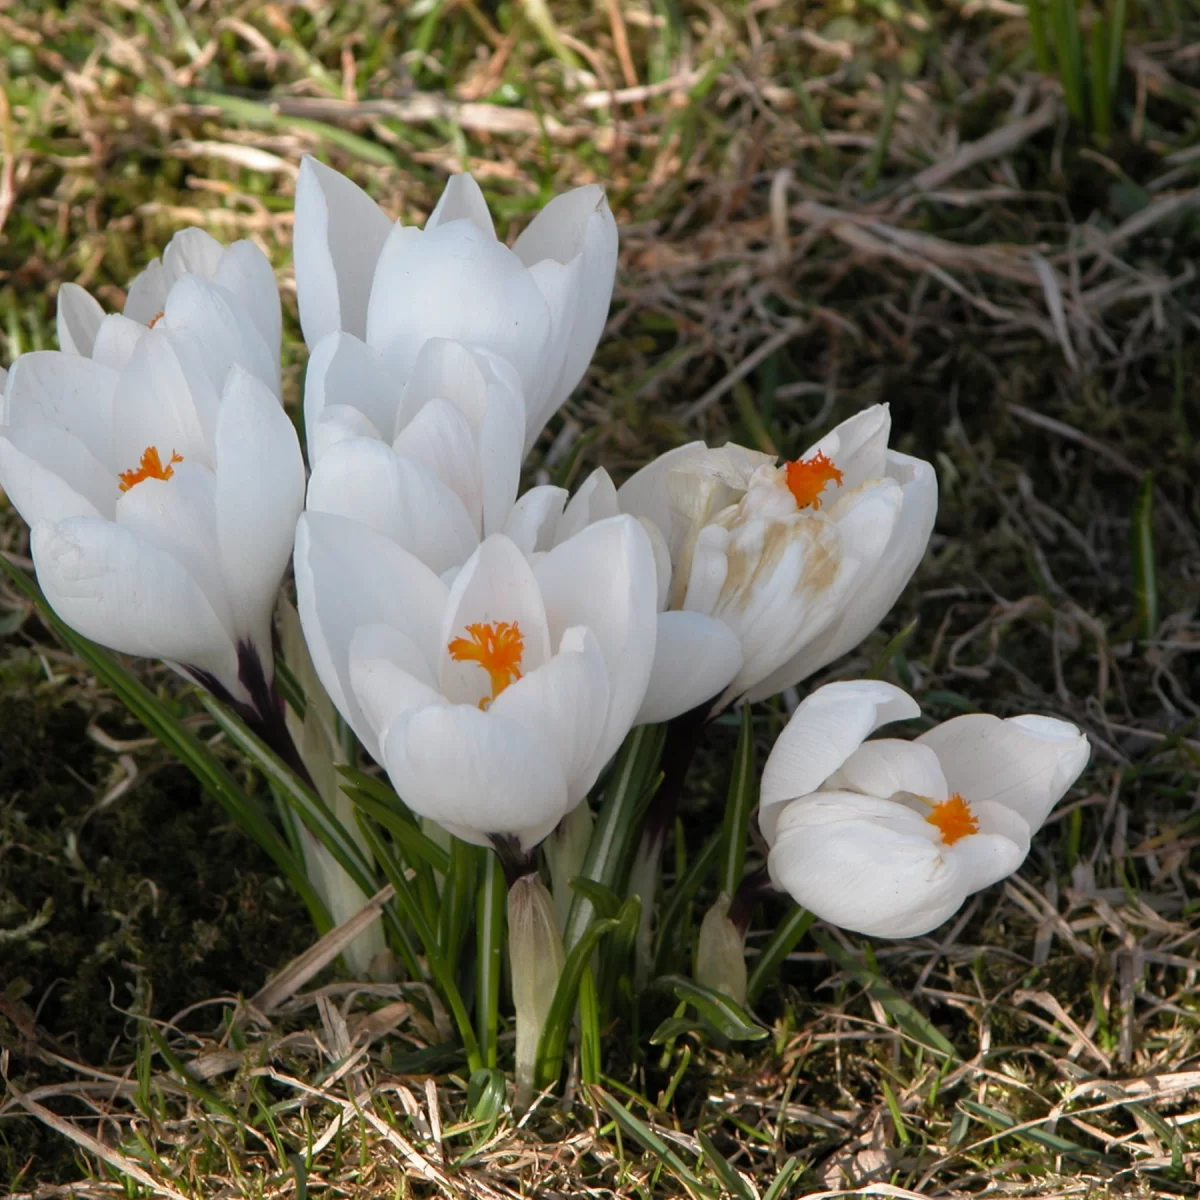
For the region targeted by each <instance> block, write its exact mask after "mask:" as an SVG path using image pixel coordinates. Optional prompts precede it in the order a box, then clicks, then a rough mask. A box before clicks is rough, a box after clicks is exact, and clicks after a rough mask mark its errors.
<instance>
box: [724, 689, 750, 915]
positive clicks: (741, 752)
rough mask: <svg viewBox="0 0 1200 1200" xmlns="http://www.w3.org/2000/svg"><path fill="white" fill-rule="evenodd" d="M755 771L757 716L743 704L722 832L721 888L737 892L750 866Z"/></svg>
mask: <svg viewBox="0 0 1200 1200" xmlns="http://www.w3.org/2000/svg"><path fill="white" fill-rule="evenodd" d="M755 783H756V778H755V773H754V717H753V714H752V711H751V707H750V705H749V704H743V705H742V726H741V729H740V730H739V732H738V740H737V749H736V750H735V751H734V755H733V774H732V775H731V776H730V779H729V795H728V797H727V798H726V801H725V822H724V830H723V833H722V836H721V870H720V875H719V878H718V885H717V886H718V889H719V890H720V891H722V892H726V893H728V895H730V896H736V895H737V890H738V885H739V884H740V883H741V882H742V872H743V871H744V869H745V866H746V836H747V828H748V826H749V824H750V813H751V812H752V811H753V809H754V804H755V800H756V791H757V788H756V786H755Z"/></svg>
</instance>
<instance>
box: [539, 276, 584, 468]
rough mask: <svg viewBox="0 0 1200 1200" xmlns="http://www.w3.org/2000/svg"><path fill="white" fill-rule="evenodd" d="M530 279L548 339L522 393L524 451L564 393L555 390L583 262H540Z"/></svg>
mask: <svg viewBox="0 0 1200 1200" xmlns="http://www.w3.org/2000/svg"><path fill="white" fill-rule="evenodd" d="M529 275H530V278H532V279H533V281H534V283H536V284H537V288H538V291H540V292H541V293H542V296H543V298H544V299H545V302H546V308H547V309H548V311H549V313H550V338H549V341H548V342H547V345H546V350H545V353H544V354H543V355H542V359H541V361H540V363H539V364H538V368H539V378H538V379H536V380H531V381H530V382H529V386H528V388H527V390H526V392H525V403H526V412H525V420H526V426H525V450H526V453H528V451H530V450H531V449H533V445H534V443H535V442H536V441H537V439H538V436H539V434H540V433H541V432H542V429H543V428H544V427H545V424H546V422H547V421H548V420H550V418H551V417H552V416H554V414H555V413H556V412H557V411H558V407H559V405H560V404H561V403H562V402H563V400H565V399H566V394H565V393H560V392H558V391H556V390H555V388H556V385H557V383H558V380H559V378H560V377H561V375H562V371H563V364H564V362H565V361H566V355H567V350H568V349H569V347H570V343H569V338H570V331H571V327H572V326H573V324H574V322H575V310H576V309H577V308H578V307H579V293H580V291H581V289H582V287H583V259H582V257H580V258H573V259H572V260H571V261H570V262H569V263H567V264H565V265H564V264H562V263H556V262H553V261H552V260H550V259H544V260H543V261H542V262H539V263H537V264H535V265H534V266H532V267H530V268H529Z"/></svg>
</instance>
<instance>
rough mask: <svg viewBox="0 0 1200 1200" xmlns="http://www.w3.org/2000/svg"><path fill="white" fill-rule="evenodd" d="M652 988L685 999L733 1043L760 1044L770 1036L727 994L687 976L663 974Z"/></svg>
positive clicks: (769, 1032) (767, 1031) (767, 1030)
mask: <svg viewBox="0 0 1200 1200" xmlns="http://www.w3.org/2000/svg"><path fill="white" fill-rule="evenodd" d="M653 987H654V989H655V990H656V991H668V992H670V993H671V994H672V995H673V996H674V997H675V998H676V999H677V1000H686V1001H687V1003H688V1004H690V1005H691V1006H692V1007H693V1008H694V1009H695V1010H696V1011H697V1012H698V1013H699V1014H700V1015H701V1016H702V1017H703V1018H704V1019H705V1020H706V1021H708V1022H709V1024H711V1025H713V1026H714V1027H715V1028H716V1029H717V1030H719V1031H720V1033H721V1036H722V1037H726V1038H728V1039H729V1040H730V1041H731V1042H761V1041H762V1040H763V1039H764V1038H768V1037H770V1036H771V1031H770V1030H769V1029H767V1028H766V1027H765V1026H763V1025H760V1024H759V1022H758V1021H756V1020H755V1019H754V1017H753V1016H752V1015H751V1014H750V1013H748V1012H747V1011H746V1010H745V1009H744V1008H743V1007H742V1006H741V1005H740V1004H738V1003H736V1002H735V1001H733V1000H731V999H730V998H729V997H728V996H726V995H725V994H724V992H718V991H716V990H715V989H714V988H709V987H705V986H704V985H703V984H701V983H697V982H696V981H695V980H694V979H689V978H688V977H687V976H686V975H662V976H660V977H659V978H658V979H656V980H655V981H654V984H653Z"/></svg>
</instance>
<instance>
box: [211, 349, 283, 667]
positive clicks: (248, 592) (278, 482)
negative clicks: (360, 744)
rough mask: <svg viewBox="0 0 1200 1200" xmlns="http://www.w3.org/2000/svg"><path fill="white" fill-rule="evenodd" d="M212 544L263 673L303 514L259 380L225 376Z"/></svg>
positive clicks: (270, 397)
mask: <svg viewBox="0 0 1200 1200" xmlns="http://www.w3.org/2000/svg"><path fill="white" fill-rule="evenodd" d="M215 453H216V477H217V489H216V507H217V537H218V540H219V543H220V548H221V563H222V568H223V573H224V576H225V583H226V587H227V588H228V592H229V599H230V603H231V604H232V606H233V613H234V622H235V627H236V628H237V630H238V633H239V634H241V635H246V636H248V637H249V638H250V639H251V641H253V642H254V643H255V644H256V645H257V648H258V651H259V657H260V660H261V661H262V663H263V664H264V665H265V667H266V668H267V677H268V679H270V676H271V670H270V665H271V663H272V662H273V661H274V655H273V654H272V651H271V614H272V612H274V609H275V602H276V600H277V598H278V596H279V584H280V581H281V580H282V578H283V573H284V571H285V570H286V569H287V564H288V560H289V559H290V558H291V556H292V541H293V538H294V536H295V531H296V518H297V517H299V515H300V512H301V510H302V509H303V507H304V460H303V458H302V457H301V454H300V442H299V440H298V439H297V437H296V431H295V429H294V428H293V427H292V423H291V421H290V420H289V419H288V415H287V413H285V412H284V411H283V409H282V408H281V407H280V405H279V401H278V400H277V399H276V398H275V395H274V393H273V392H272V391H271V390H270V389H269V388H268V387H267V386H266V385H265V384H264V383H262V382H261V380H258V379H256V378H254V376H253V375H251V374H249V372H247V371H243V370H242V369H241V368H240V367H234V368H233V370H232V371H230V373H229V381H228V382H227V383H226V385H225V395H224V397H223V398H222V400H221V412H220V415H219V416H218V418H217V437H216V446H215Z"/></svg>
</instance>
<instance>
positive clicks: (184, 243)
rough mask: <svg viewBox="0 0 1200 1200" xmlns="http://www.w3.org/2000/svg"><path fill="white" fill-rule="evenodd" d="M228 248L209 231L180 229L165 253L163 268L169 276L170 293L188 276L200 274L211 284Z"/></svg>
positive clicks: (168, 287) (168, 286)
mask: <svg viewBox="0 0 1200 1200" xmlns="http://www.w3.org/2000/svg"><path fill="white" fill-rule="evenodd" d="M224 253H225V247H224V246H222V245H221V243H220V242H218V241H217V239H216V238H215V237H213V236H212V234H211V233H208V232H207V231H206V230H203V229H199V228H196V227H192V228H190V229H181V230H180V231H179V232H178V233H177V234H175V236H174V237H173V238H171V240H170V241H169V242H168V243H167V248H166V249H165V250H164V251H163V256H162V262H163V269H164V270H165V271H166V274H167V290H168V291H170V289H171V285H173V284H174V283H176V282H178V280H180V279H182V278H183V277H184V276H185V275H198V276H199V277H200V278H201V279H203V280H205V281H206V282H208V283H211V282H212V281H213V277H214V276H215V275H216V273H217V268H218V267H219V266H220V265H221V255H222V254H224Z"/></svg>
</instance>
